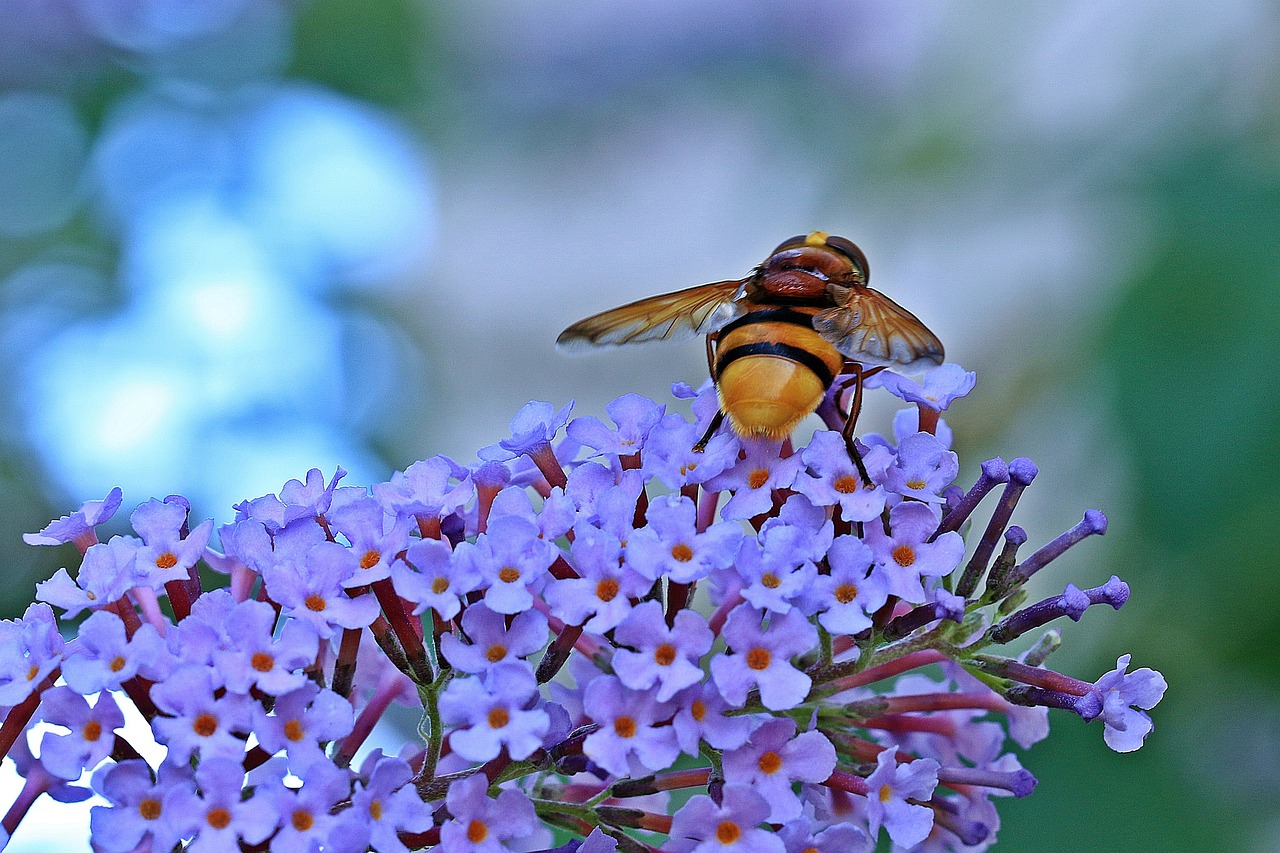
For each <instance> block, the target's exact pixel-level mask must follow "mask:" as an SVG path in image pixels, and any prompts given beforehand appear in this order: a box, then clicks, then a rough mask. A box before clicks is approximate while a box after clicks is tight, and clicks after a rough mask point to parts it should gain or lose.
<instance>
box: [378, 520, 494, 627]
mask: <svg viewBox="0 0 1280 853" xmlns="http://www.w3.org/2000/svg"><path fill="white" fill-rule="evenodd" d="M406 561H407V563H406ZM391 583H392V585H393V586H394V587H395V589H396V593H397V594H398V595H399V596H400V597H401V598H404V599H406V600H408V601H412V602H413V603H414V604H416V605H417V607H415V608H414V609H413V613H414V615H415V616H416V615H417V614H419V613H422V612H423V611H425V610H426V609H427V608H428V607H430V608H431V609H432V610H434V611H435V612H436V613H438V614H440V618H441V619H452V618H453V617H454V616H457V615H458V611H459V610H461V609H462V596H464V595H466V594H467V593H469V592H472V591H474V590H476V589H478V588H479V587H480V583H481V581H480V572H479V570H478V569H476V567H475V566H474V564H473V563H471V562H469V561H463V560H454V559H453V551H452V550H451V549H450V548H449V546H448V545H447V544H446V543H444V542H442V541H441V540H439V539H415V540H413V543H412V544H411V545H410V546H409V549H408V553H406V554H405V559H404V560H397V561H396V562H395V563H393V564H392V566H391Z"/></svg>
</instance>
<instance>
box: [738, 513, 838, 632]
mask: <svg viewBox="0 0 1280 853" xmlns="http://www.w3.org/2000/svg"><path fill="white" fill-rule="evenodd" d="M761 539H763V540H764V542H763V547H761V546H760V545H757V544H756V540H754V539H750V538H747V539H744V540H743V542H742V545H741V547H739V548H738V559H737V560H736V561H735V563H734V565H735V568H737V570H738V576H739V577H740V578H741V579H742V582H743V584H744V586H743V588H742V597H743V598H745V599H746V600H747V601H749V602H751V604H752V606H753V607H756V608H757V609H759V610H767V611H769V612H771V613H787V612H789V611H790V610H791V603H792V600H793V599H795V598H797V597H798V596H800V595H801V594H803V593H804V592H806V591H807V590H808V589H809V587H810V586H811V585H812V583H813V580H814V578H815V577H816V576H817V574H818V568H817V566H815V565H814V564H813V563H811V562H810V561H809V560H808V559H807V558H806V555H805V551H806V548H805V545H806V543H808V542H809V541H811V540H812V539H813V534H811V533H810V532H809V531H807V530H805V529H803V528H800V527H792V526H791V525H789V524H780V525H775V526H773V527H771V528H769V529H768V530H764V531H762V535H761Z"/></svg>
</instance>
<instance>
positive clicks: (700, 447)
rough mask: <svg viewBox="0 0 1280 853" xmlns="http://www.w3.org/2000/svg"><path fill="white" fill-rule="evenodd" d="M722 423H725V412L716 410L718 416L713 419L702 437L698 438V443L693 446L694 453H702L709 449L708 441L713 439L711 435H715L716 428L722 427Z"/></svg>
mask: <svg viewBox="0 0 1280 853" xmlns="http://www.w3.org/2000/svg"><path fill="white" fill-rule="evenodd" d="M722 423H724V412H716V416H715V417H714V418H712V419H711V426H709V427H707V431H706V432H704V433H703V434H702V438H700V439H698V443H697V444H695V445H694V446H693V452H694V453H701V452H702V451H704V450H706V449H707V442H708V441H710V440H711V436H713V435H715V432H716V430H718V429H720V424H722Z"/></svg>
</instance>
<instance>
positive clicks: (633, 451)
mask: <svg viewBox="0 0 1280 853" xmlns="http://www.w3.org/2000/svg"><path fill="white" fill-rule="evenodd" d="M869 384H871V385H878V386H880V387H882V388H884V389H886V390H887V391H888V392H890V393H893V394H895V395H897V396H898V397H900V398H902V399H903V400H904V401H906V402H908V403H911V404H913V405H912V406H911V407H909V408H906V409H904V410H903V411H902V412H900V413H899V415H898V417H897V418H896V419H895V420H894V425H893V426H894V428H893V435H892V437H889V436H883V435H874V434H868V435H864V436H862V437H861V438H860V439H859V440H858V441H857V445H856V449H857V454H856V456H857V460H856V461H855V459H854V456H853V455H852V454H851V453H850V451H849V449H848V448H847V446H846V444H845V441H844V439H843V437H842V436H841V434H840V432H839V431H838V427H839V426H841V423H840V417H839V415H838V408H837V405H838V403H839V401H838V400H830V401H828V404H827V405H825V406H824V407H823V408H822V409H821V410H820V413H824V412H825V416H826V417H827V418H828V419H829V423H828V425H829V426H830V427H832V429H830V430H818V431H817V432H815V433H814V434H813V436H812V439H811V440H810V441H808V443H807V444H806V445H805V446H803V447H795V446H793V445H792V443H791V441H790V440H787V441H784V442H780V443H779V442H747V441H743V440H740V439H739V438H737V437H736V436H734V435H733V434H732V433H731V432H730V431H728V430H722V431H720V432H718V433H716V434H715V435H714V436H712V437H711V439H710V440H709V441H708V442H707V443H706V446H705V449H704V450H701V451H698V452H695V451H694V450H693V447H694V445H695V443H696V442H697V439H698V438H699V437H700V436H701V435H702V433H703V431H704V430H705V429H706V427H707V424H708V423H710V421H711V419H712V416H713V415H714V414H715V412H716V409H717V402H716V397H715V390H714V388H712V387H711V386H710V385H708V386H706V387H704V388H703V389H702V390H701V391H694V389H692V388H690V387H688V386H684V385H678V386H676V387H675V388H674V389H673V391H674V394H675V397H677V398H679V402H677V403H673V404H672V408H673V409H674V408H682V407H684V406H686V405H687V406H688V407H689V408H691V410H692V414H693V417H692V419H689V418H686V417H685V416H683V415H681V414H678V413H675V412H669V411H667V406H665V405H662V404H659V403H656V402H653V401H651V400H647V399H644V398H641V397H638V396H634V395H627V396H624V397H621V398H620V399H618V400H615V401H614V402H613V403H611V404H610V405H609V406H608V407H606V412H607V414H608V417H609V419H610V421H611V422H605V421H603V420H599V419H596V418H591V417H579V418H576V419H573V420H570V409H571V406H566V407H564V408H561V409H557V408H555V407H554V406H552V405H550V404H546V403H530V404H529V405H528V406H526V407H525V408H524V409H522V410H521V411H520V412H519V413H518V414H517V415H516V417H515V419H514V420H513V421H512V425H511V435H510V436H509V437H507V438H505V439H503V440H501V441H499V442H498V443H497V444H494V445H492V446H489V447H486V448H484V449H482V450H481V451H480V452H479V454H478V458H477V460H476V461H475V462H474V463H473V464H471V465H463V464H459V463H457V462H455V461H453V460H451V459H447V458H445V457H440V456H437V457H434V458H431V459H427V460H425V461H421V462H417V463H415V464H413V465H411V466H410V467H409V468H407V469H406V470H404V471H403V472H397V473H396V474H394V475H393V476H392V477H391V479H390V480H389V481H388V482H385V483H378V484H375V485H373V486H372V487H371V488H365V487H361V486H352V485H349V484H347V483H345V482H344V472H343V471H342V470H341V469H338V470H337V472H336V473H335V474H334V475H333V476H331V477H329V478H328V479H326V478H325V477H324V476H323V475H322V474H321V472H320V471H318V470H312V471H310V472H309V473H308V474H307V475H306V477H305V478H304V479H303V480H294V481H290V482H289V483H287V484H286V485H285V486H284V488H283V489H281V491H280V493H279V494H272V495H265V496H262V497H259V498H255V499H251V500H246V501H244V502H242V503H240V504H238V505H237V506H236V507H235V517H234V519H232V520H231V521H230V522H228V523H226V524H223V525H221V526H220V527H218V528H217V529H216V530H215V528H214V523H213V522H212V521H195V520H193V519H192V518H191V517H190V508H189V506H188V504H187V503H186V501H185V500H184V499H182V498H181V497H177V496H170V497H167V498H165V499H163V500H148V501H146V502H144V503H142V504H141V505H139V506H137V508H136V509H134V510H133V511H132V514H131V515H130V518H129V521H130V523H131V525H132V529H133V533H132V534H131V535H121V536H113V537H111V538H109V539H108V540H107V541H105V542H104V541H99V537H98V529H99V526H100V525H102V524H104V523H105V522H107V521H108V520H109V519H111V517H112V516H113V515H114V514H115V513H116V512H117V510H119V509H120V507H121V506H122V496H121V494H120V492H119V490H115V491H113V492H111V494H109V495H108V496H107V497H106V499H105V500H102V501H91V502H89V503H86V504H85V505H84V506H83V507H81V509H80V510H79V511H78V512H76V513H73V514H72V515H69V516H67V517H65V518H62V519H59V520H57V521H55V522H53V523H52V524H50V525H49V526H48V527H47V528H45V529H44V530H43V531H41V532H40V533H37V534H29V535H28V536H27V540H28V542H30V543H32V544H36V545H63V544H65V543H71V544H74V546H75V548H76V549H77V550H78V551H79V553H80V555H81V559H80V562H79V566H78V568H76V569H75V570H73V571H69V570H66V569H64V570H61V571H59V572H58V573H57V574H56V575H55V576H53V577H52V578H50V579H49V580H47V581H45V582H43V583H41V584H39V585H38V587H37V597H38V603H36V604H33V605H32V606H31V607H30V608H29V609H28V611H27V613H26V614H25V616H24V617H23V618H21V619H19V620H16V621H12V622H4V623H0V633H2V634H3V642H0V705H2V706H4V708H5V709H6V711H7V713H6V715H5V718H4V722H3V725H0V749H2V751H3V752H4V753H6V754H7V755H8V756H9V757H10V758H12V759H13V761H14V762H15V763H16V766H17V769H18V772H19V773H20V774H21V775H22V776H23V777H24V778H25V786H24V788H23V790H22V792H21V794H20V795H19V797H18V799H17V801H16V802H15V803H13V804H12V806H11V808H10V809H9V811H8V812H7V814H6V815H5V816H4V819H3V831H4V835H3V839H4V840H6V841H7V839H8V837H9V835H10V834H11V833H14V832H15V831H16V832H18V833H21V828H20V827H19V823H20V821H21V819H22V817H23V815H24V814H26V813H27V810H28V808H29V807H30V806H31V804H32V803H33V802H34V801H36V800H37V799H38V798H39V797H40V796H41V795H45V796H48V797H51V798H53V799H54V800H57V801H61V802H75V801H79V800H85V799H87V798H89V797H91V796H94V795H96V797H97V799H96V800H95V802H96V803H97V804H96V805H94V806H93V808H92V813H91V832H92V842H93V844H94V845H95V849H98V850H102V851H108V853H123V851H130V850H144V851H145V850H151V851H170V850H174V849H177V848H181V849H185V850H190V851H193V853H199V851H236V850H268V849H269V850H278V851H315V850H327V851H366V850H375V851H379V853H392V852H393V851H394V853H400V851H405V850H409V849H428V848H430V849H436V850H439V851H442V853H501V851H504V850H507V851H513V853H516V851H535V850H544V851H551V850H557V851H563V853H609V851H615V850H616V851H623V853H646V851H657V850H661V851H667V853H862V852H863V851H870V850H872V849H874V848H875V847H876V846H877V844H878V843H880V842H881V838H882V836H887V838H888V839H889V843H890V844H891V845H892V847H893V849H895V850H922V851H926V850H927V851H943V850H951V851H961V850H963V851H975V850H983V849H986V848H987V847H988V846H990V845H991V844H992V843H994V841H995V838H996V833H997V829H998V827H999V818H998V815H997V811H996V808H995V806H994V804H993V800H994V798H997V797H1005V796H1015V797H1022V796H1026V795H1027V794H1029V793H1031V791H1032V789H1033V788H1034V787H1035V784H1036V780H1035V779H1034V777H1033V776H1032V775H1031V774H1030V773H1029V772H1028V771H1027V770H1025V769H1023V768H1022V766H1021V765H1020V763H1019V760H1018V758H1017V757H1016V756H1015V755H1014V753H1013V752H1011V751H1010V746H1011V744H1016V745H1018V746H1020V747H1028V746H1030V745H1031V744H1033V743H1035V742H1036V741H1039V740H1041V739H1042V738H1044V737H1045V736H1046V735H1047V733H1048V722H1047V716H1048V710H1049V709H1051V708H1056V709H1061V710H1066V711H1070V712H1072V713H1074V714H1076V715H1077V716H1079V717H1081V718H1082V719H1083V720H1085V721H1091V720H1099V719H1100V720H1101V727H1102V733H1103V738H1104V739H1105V741H1106V743H1107V744H1108V745H1109V746H1111V747H1112V748H1113V749H1115V750H1117V751H1121V752H1125V751H1129V750H1133V749H1137V748H1138V747H1139V746H1140V745H1141V744H1142V742H1143V739H1144V738H1145V737H1146V736H1147V734H1148V733H1149V732H1150V731H1151V726H1152V724H1151V720H1150V718H1149V717H1148V715H1147V714H1146V711H1147V710H1149V709H1150V708H1151V707H1153V706H1154V705H1155V704H1156V703H1157V702H1158V701H1159V700H1160V698H1161V695H1162V694H1163V692H1164V687H1165V684H1164V680H1163V678H1162V677H1161V676H1160V675H1159V674H1158V673H1155V672H1153V671H1151V670H1149V669H1138V670H1136V671H1133V672H1130V671H1128V669H1129V656H1128V655H1124V656H1122V657H1121V658H1120V659H1119V660H1118V661H1117V664H1116V668H1115V670H1113V671H1111V672H1106V673H1102V674H1101V675H1100V676H1099V677H1098V678H1097V680H1096V681H1094V682H1092V683H1090V682H1088V681H1085V680H1080V679H1077V678H1075V677H1073V676H1069V675H1066V674H1063V673H1059V672H1056V671H1054V670H1053V669H1050V668H1047V667H1046V666H1045V662H1046V659H1047V658H1048V656H1049V654H1050V653H1051V652H1052V651H1053V650H1054V649H1055V648H1056V647H1057V646H1058V644H1059V642H1060V638H1059V634H1058V631H1057V628H1056V627H1053V624H1054V623H1055V622H1060V621H1061V620H1062V618H1063V617H1066V618H1068V619H1071V620H1076V621H1079V620H1080V619H1082V618H1084V617H1085V615H1086V611H1087V610H1088V609H1089V608H1090V607H1092V606H1093V605H1098V604H1105V605H1109V606H1111V607H1113V608H1119V607H1120V606H1121V605H1122V604H1124V602H1125V600H1126V599H1127V597H1128V594H1129V590H1128V587H1127V586H1126V585H1125V584H1124V583H1123V582H1121V581H1120V580H1119V579H1118V578H1114V577H1113V578H1112V579H1111V580H1110V581H1108V582H1107V583H1105V584H1103V585H1101V586H1098V587H1094V588H1089V589H1080V588H1078V587H1076V586H1074V585H1072V584H1070V583H1067V584H1066V585H1065V586H1064V587H1063V589H1062V592H1060V593H1057V594H1054V595H1051V596H1049V597H1048V598H1045V599H1043V600H1040V601H1034V602H1032V601H1029V600H1028V598H1027V594H1026V587H1025V585H1026V583H1027V581H1028V580H1029V579H1030V578H1031V577H1032V576H1034V575H1036V574H1038V573H1039V572H1040V571H1041V570H1043V569H1044V568H1045V567H1046V566H1047V565H1048V564H1049V563H1050V562H1051V561H1052V560H1053V559H1054V558H1055V557H1057V556H1058V555H1060V554H1061V553H1063V552H1064V551H1065V550H1066V549H1068V548H1070V547H1072V546H1074V545H1075V544H1077V543H1078V542H1080V541H1081V540H1082V539H1085V538H1087V537H1089V536H1092V535H1095V534H1101V533H1103V532H1104V530H1105V528H1106V519H1105V518H1104V517H1103V516H1102V514H1101V513H1099V512H1095V511H1090V512H1086V513H1085V514H1084V518H1083V520H1082V521H1081V522H1080V524H1078V525H1076V526H1075V527H1073V528H1072V529H1071V530H1069V531H1067V532H1066V533H1064V534H1062V535H1061V536H1058V537H1057V538H1053V539H1050V540H1049V541H1047V542H1043V543H1042V544H1038V545H1034V546H1030V547H1026V546H1027V545H1028V543H1029V542H1032V541H1033V538H1032V537H1031V536H1029V535H1028V534H1027V533H1025V532H1023V530H1022V529H1021V528H1019V527H1017V526H1012V525H1010V523H1009V522H1010V519H1011V516H1012V514H1013V511H1014V509H1015V506H1016V504H1017V503H1018V500H1019V497H1020V495H1021V494H1022V493H1023V491H1024V490H1026V489H1027V488H1028V487H1029V486H1030V485H1031V483H1032V480H1033V479H1034V478H1035V476H1036V467H1035V465H1034V464H1032V463H1031V461H1030V460H1027V459H1014V460H1012V461H1010V462H1008V463H1006V462H1004V461H1003V460H1001V459H992V460H989V461H987V462H985V463H983V464H982V466H981V474H980V476H979V477H978V479H977V481H976V482H975V483H972V484H971V485H969V486H968V487H967V488H966V487H964V486H962V485H958V484H956V482H955V481H956V478H957V475H958V472H959V470H960V465H959V460H958V459H957V457H956V454H955V453H954V452H953V451H952V450H951V449H950V443H951V440H950V439H951V433H950V430H949V428H948V427H947V425H946V423H945V421H943V420H941V419H940V417H939V413H940V412H941V411H942V410H944V409H945V408H946V407H947V406H948V405H950V404H951V403H952V402H953V401H954V400H955V399H956V398H957V397H959V396H962V395H963V394H965V393H967V392H968V391H969V390H970V389H971V388H972V387H973V374H971V373H966V372H965V371H963V370H962V369H960V368H959V367H957V366H955V365H944V366H943V367H942V368H939V369H938V370H936V371H934V372H933V373H932V374H931V375H930V376H929V378H928V379H927V381H925V383H924V384H919V383H917V382H915V381H914V380H912V379H910V378H907V377H903V376H897V375H894V374H891V373H888V372H884V373H881V374H879V375H878V376H877V377H876V378H875V381H874V383H869ZM984 501H985V502H986V503H987V504H989V505H991V513H990V520H989V522H987V523H986V524H985V525H981V524H971V516H972V513H973V511H974V509H975V508H976V507H977V506H978V505H979V504H980V503H983V502H984ZM68 552H70V549H68ZM55 610H57V611H61V619H62V620H63V621H62V625H61V626H60V625H59V623H58V621H57V619H56V618H55ZM71 620H78V629H76V630H74V631H73V629H72V628H71V625H72V624H75V623H73V622H72V621H71ZM64 632H65V633H66V634H68V635H70V634H72V633H74V634H75V636H74V639H71V640H69V641H64V638H63V634H64ZM1008 644H1012V646H1010V648H1011V649H1014V650H1017V651H1006V646H1007V645H1008ZM394 705H404V706H409V707H411V708H412V709H414V711H415V712H416V714H417V717H418V719H419V723H418V726H417V730H416V731H410V732H403V731H401V732H399V733H398V734H397V733H396V731H395V729H394V728H391V727H386V726H384V729H385V732H386V733H385V734H380V735H379V738H380V742H383V743H385V742H386V741H387V739H388V738H390V739H392V740H393V742H394V739H395V738H397V737H398V738H399V739H400V741H402V744H401V745H399V746H398V747H393V748H392V749H391V750H390V751H387V750H384V749H381V748H380V749H371V748H370V747H369V745H368V743H367V741H368V739H369V736H370V734H371V732H373V730H374V727H375V726H376V725H377V724H378V723H379V722H380V721H381V720H382V718H383V716H384V715H385V714H386V713H387V712H388V710H389V709H391V708H392V706H394ZM126 712H127V713H128V714H130V715H132V716H134V717H140V718H141V719H142V720H144V721H145V722H146V724H147V726H149V732H147V728H146V727H142V726H139V727H138V731H139V732H142V733H143V734H134V733H133V729H128V730H126V729H125V715H126ZM37 724H40V725H39V728H38V729H35V730H33V727H34V726H36V725H37ZM140 739H145V740H147V742H146V743H144V742H140ZM134 741H139V742H134ZM152 741H154V742H152ZM156 744H159V745H160V746H161V747H163V749H156ZM33 753H34V754H33ZM36 754H38V758H37V757H35V755H36ZM144 756H146V757H144ZM157 756H161V757H159V758H157Z"/></svg>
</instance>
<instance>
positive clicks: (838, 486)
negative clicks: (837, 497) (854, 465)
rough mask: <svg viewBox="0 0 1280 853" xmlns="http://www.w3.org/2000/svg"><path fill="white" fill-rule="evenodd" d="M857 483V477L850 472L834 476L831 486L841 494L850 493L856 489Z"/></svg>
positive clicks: (858, 483)
mask: <svg viewBox="0 0 1280 853" xmlns="http://www.w3.org/2000/svg"><path fill="white" fill-rule="evenodd" d="M859 485H861V483H860V482H859V480H858V478H857V477H855V476H854V475H852V474H845V475H844V476H843V477H836V479H835V482H834V483H832V484H831V488H833V489H835V490H836V491H837V492H839V493H840V494H842V495H851V494H853V493H854V492H856V491H858V486H859Z"/></svg>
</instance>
